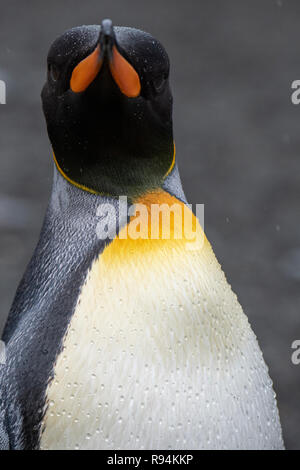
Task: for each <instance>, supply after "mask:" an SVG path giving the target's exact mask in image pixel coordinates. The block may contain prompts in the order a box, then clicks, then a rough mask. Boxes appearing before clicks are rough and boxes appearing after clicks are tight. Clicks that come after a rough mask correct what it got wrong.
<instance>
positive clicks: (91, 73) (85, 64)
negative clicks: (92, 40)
mask: <svg viewBox="0 0 300 470" xmlns="http://www.w3.org/2000/svg"><path fill="white" fill-rule="evenodd" d="M102 62H103V60H102V59H101V57H100V46H99V44H98V46H97V47H96V49H95V50H94V52H92V53H91V54H90V55H89V56H88V57H86V58H85V59H83V60H82V61H81V62H79V64H78V65H77V66H76V67H75V69H74V70H73V72H72V77H71V81H70V87H71V90H72V91H74V92H75V93H80V92H82V91H85V90H86V89H87V87H88V86H89V85H90V84H91V83H92V82H93V81H94V80H95V78H96V77H97V75H98V73H99V71H100V69H101V65H102Z"/></svg>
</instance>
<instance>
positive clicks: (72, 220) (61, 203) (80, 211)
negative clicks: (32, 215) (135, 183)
mask: <svg viewBox="0 0 300 470" xmlns="http://www.w3.org/2000/svg"><path fill="white" fill-rule="evenodd" d="M158 189H163V190H164V191H166V192H168V193H169V194H171V195H172V196H175V197H176V198H177V199H179V200H180V201H182V202H184V203H187V200H186V196H185V194H184V191H183V188H182V184H181V179H180V174H179V171H178V166H177V164H176V162H174V165H173V167H172V169H171V171H170V172H169V173H168V175H166V177H165V178H164V180H163V182H162V184H161V186H160V187H159V188H158ZM147 192H150V191H145V193H147ZM120 196H123V195H122V194H120ZM125 196H127V198H128V203H134V200H135V199H136V198H135V197H131V196H130V195H126V194H125ZM117 200H118V197H117V196H110V195H105V194H97V193H93V192H91V191H89V190H88V189H84V188H80V187H79V186H78V185H76V184H73V183H72V182H70V181H69V180H68V178H67V177H65V176H64V175H63V174H62V172H61V171H59V169H58V167H57V165H54V175H53V185H52V194H51V199H50V207H51V212H52V213H55V214H56V215H57V216H59V217H60V216H63V220H64V222H65V223H67V224H72V225H73V226H76V225H77V223H78V221H79V219H78V217H80V220H81V221H82V220H83V219H85V221H86V223H87V224H88V225H90V224H91V223H94V219H95V218H96V213H97V209H98V207H99V205H100V204H106V203H110V202H113V204H115V203H116V201H117ZM124 222H125V221H123V223H124ZM81 225H82V224H81Z"/></svg>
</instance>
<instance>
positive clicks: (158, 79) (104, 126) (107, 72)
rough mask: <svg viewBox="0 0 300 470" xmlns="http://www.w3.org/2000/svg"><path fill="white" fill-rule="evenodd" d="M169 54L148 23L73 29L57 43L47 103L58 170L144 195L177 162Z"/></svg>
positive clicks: (89, 185) (82, 183) (107, 190)
mask: <svg viewBox="0 0 300 470" xmlns="http://www.w3.org/2000/svg"><path fill="white" fill-rule="evenodd" d="M169 68H170V67H169V58H168V55H167V53H166V51H165V49H164V48H163V46H162V45H161V44H160V42H159V41H157V40H156V39H154V38H153V37H152V36H151V35H150V34H148V33H145V32H143V31H140V30H137V29H133V28H127V27H113V25H112V22H111V21H110V20H104V21H103V22H102V24H101V26H81V27H76V28H73V29H70V30H69V31H67V32H65V33H64V34H63V35H62V36H61V37H59V38H58V39H56V41H54V43H53V44H52V46H51V48H50V51H49V54H48V73H47V80H46V83H45V85H44V88H43V91H42V101H43V110H44V114H45V117H46V121H47V129H48V134H49V138H50V141H51V144H52V147H53V152H54V158H55V162H56V165H57V167H58V169H59V171H60V172H61V173H62V174H63V175H64V176H65V177H66V178H67V179H68V180H69V181H70V182H71V183H73V184H74V185H76V186H79V187H81V188H82V189H85V190H88V191H90V192H94V193H100V194H109V195H112V196H118V195H121V194H127V195H129V196H134V195H139V194H141V193H143V192H145V191H147V190H151V189H152V188H155V187H157V186H159V185H161V184H162V181H163V179H164V177H165V176H166V174H167V173H168V172H169V171H170V169H171V167H172V165H173V164H174V143H173V131H172V94H171V90H170V86H169Z"/></svg>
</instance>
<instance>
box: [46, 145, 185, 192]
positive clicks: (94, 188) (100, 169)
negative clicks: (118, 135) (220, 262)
mask: <svg viewBox="0 0 300 470" xmlns="http://www.w3.org/2000/svg"><path fill="white" fill-rule="evenodd" d="M175 154H176V150H175V144H174V143H173V147H172V152H170V154H169V155H164V156H159V158H157V157H156V158H153V157H152V158H148V159H147V158H146V159H143V160H142V161H139V159H137V158H132V157H131V158H130V159H129V161H130V165H128V163H127V166H126V165H124V162H126V158H125V157H124V158H123V159H121V161H120V160H119V161H118V162H117V164H116V163H115V161H114V159H109V158H107V156H106V158H103V159H100V161H97V162H96V163H95V164H94V165H92V166H89V167H87V168H85V167H84V165H82V166H80V168H79V173H78V172H77V174H76V173H75V176H74V173H73V174H72V173H71V174H70V172H68V171H67V170H66V166H65V164H61V162H65V159H64V158H63V159H62V158H59V157H57V156H56V154H55V153H54V152H53V158H54V162H55V166H56V170H57V171H58V173H60V175H61V176H62V177H63V178H64V179H65V180H66V181H68V183H70V184H71V185H72V186H74V187H76V188H78V189H80V190H82V191H85V192H88V193H91V194H95V195H98V196H107V197H114V198H115V197H120V196H127V197H129V198H131V199H132V200H134V199H137V198H138V197H140V196H141V195H143V194H146V193H148V192H152V191H155V190H157V189H161V188H162V187H163V185H164V182H165V180H166V179H167V178H168V176H169V175H170V174H171V173H173V170H174V168H175V167H176V163H175ZM78 160H80V159H78ZM81 160H83V159H81ZM103 162H104V163H103ZM127 162H128V160H127ZM161 162H163V164H162V163H161ZM175 173H176V172H175ZM95 175H97V176H95ZM178 176H179V175H178ZM180 186H181V183H180Z"/></svg>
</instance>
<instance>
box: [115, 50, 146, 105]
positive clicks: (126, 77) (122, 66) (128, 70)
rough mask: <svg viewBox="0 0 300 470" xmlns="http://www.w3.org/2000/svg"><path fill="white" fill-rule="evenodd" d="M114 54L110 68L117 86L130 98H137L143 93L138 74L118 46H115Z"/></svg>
mask: <svg viewBox="0 0 300 470" xmlns="http://www.w3.org/2000/svg"><path fill="white" fill-rule="evenodd" d="M112 52H113V53H112V58H111V60H110V63H109V68H110V71H111V74H112V76H113V78H114V80H115V82H116V84H117V85H118V87H119V88H120V90H121V92H122V93H123V94H124V95H126V96H127V97H128V98H136V97H137V96H139V94H140V92H141V82H140V78H139V76H138V74H137V72H136V71H135V70H134V68H133V67H132V65H130V63H129V62H127V60H126V59H124V57H123V56H122V55H121V54H120V52H119V51H118V49H117V48H116V46H113V50H112Z"/></svg>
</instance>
